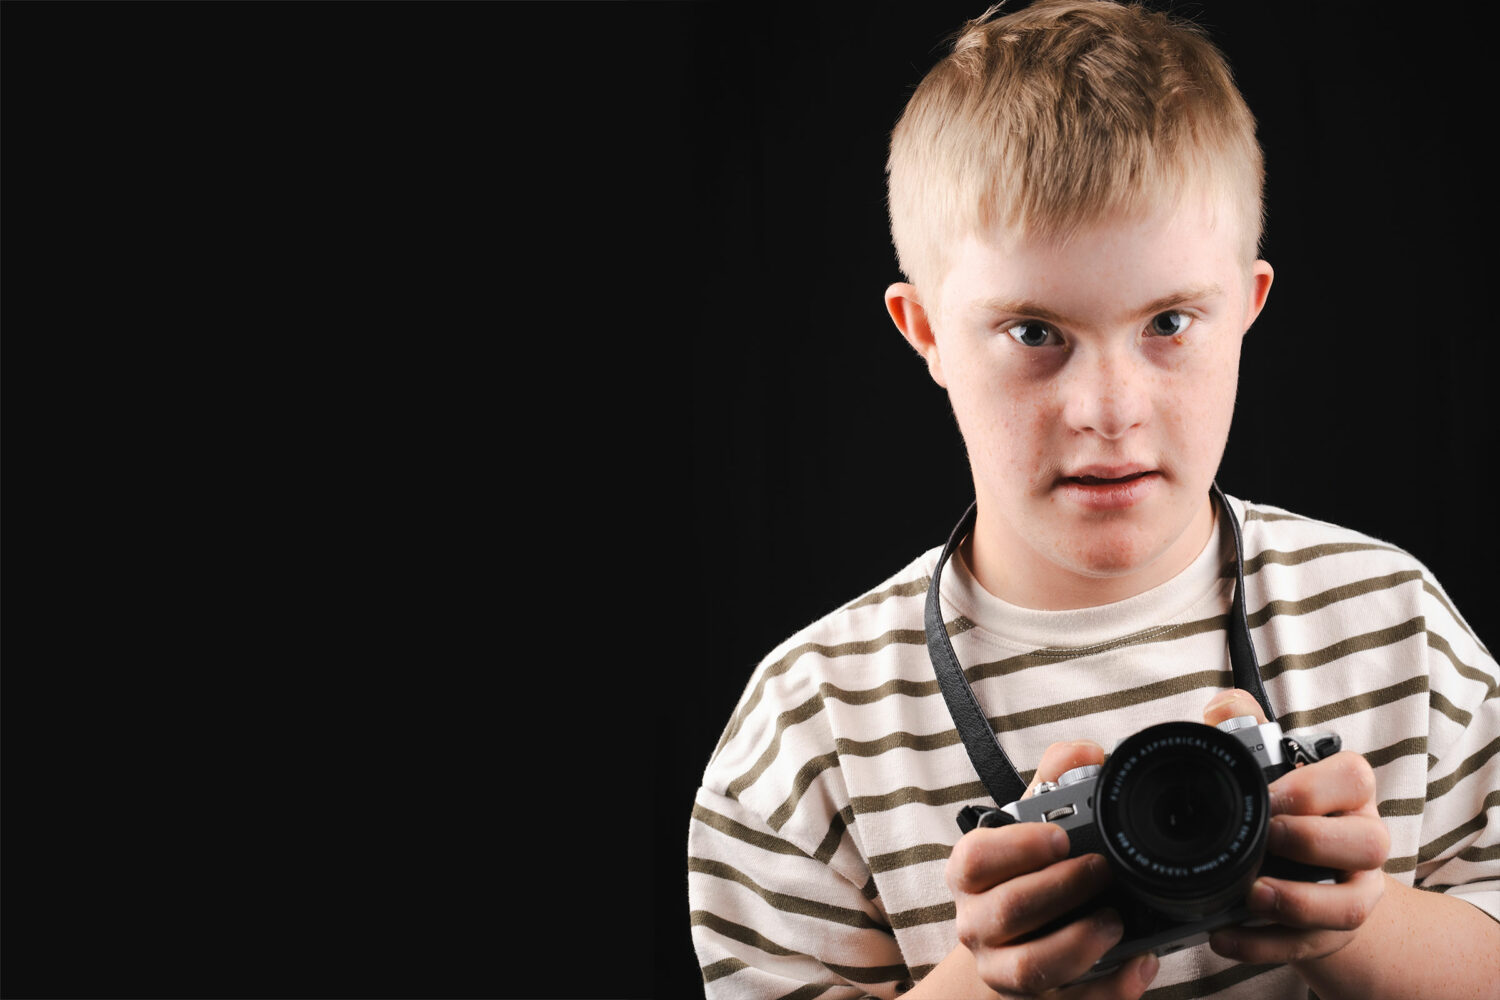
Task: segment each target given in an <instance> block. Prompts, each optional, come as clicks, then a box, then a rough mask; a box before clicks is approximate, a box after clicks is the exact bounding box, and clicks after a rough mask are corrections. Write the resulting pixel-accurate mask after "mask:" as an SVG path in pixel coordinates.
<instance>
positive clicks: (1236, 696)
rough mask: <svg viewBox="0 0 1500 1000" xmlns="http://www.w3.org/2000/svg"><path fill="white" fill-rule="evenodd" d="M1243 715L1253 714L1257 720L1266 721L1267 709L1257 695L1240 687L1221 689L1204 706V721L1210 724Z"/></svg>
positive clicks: (1215, 724) (1214, 724)
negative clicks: (1262, 706)
mask: <svg viewBox="0 0 1500 1000" xmlns="http://www.w3.org/2000/svg"><path fill="white" fill-rule="evenodd" d="M1241 715H1253V716H1255V721H1256V722H1265V721H1266V712H1265V709H1263V708H1261V706H1260V702H1258V701H1256V700H1255V695H1253V694H1251V693H1250V692H1249V691H1244V690H1241V689H1240V688H1230V689H1229V690H1228V691H1220V692H1219V693H1218V694H1216V695H1214V696H1213V698H1212V699H1211V700H1210V701H1209V703H1208V704H1207V705H1204V706H1203V721H1204V722H1205V723H1206V724H1208V725H1210V726H1217V725H1218V724H1219V723H1221V722H1225V721H1227V720H1229V719H1235V718H1238V717H1239V716H1241Z"/></svg>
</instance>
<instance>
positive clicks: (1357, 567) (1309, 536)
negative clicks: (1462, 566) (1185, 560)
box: [1239, 501, 1483, 649]
mask: <svg viewBox="0 0 1500 1000" xmlns="http://www.w3.org/2000/svg"><path fill="white" fill-rule="evenodd" d="M1239 505H1240V522H1241V524H1242V526H1243V537H1244V546H1245V566H1244V572H1245V581H1246V587H1247V592H1248V593H1250V594H1252V595H1258V597H1259V599H1260V600H1261V601H1263V602H1287V601H1306V602H1309V603H1308V606H1311V605H1312V604H1321V603H1326V602H1331V601H1338V600H1341V599H1342V598H1345V597H1350V596H1354V595H1356V594H1375V593H1379V594H1381V595H1382V600H1383V601H1384V602H1385V603H1386V604H1387V605H1391V606H1395V605H1400V606H1403V607H1405V608H1407V609H1409V613H1411V614H1414V615H1416V614H1421V615H1423V616H1424V617H1427V618H1429V619H1430V620H1429V622H1428V624H1429V627H1437V628H1441V629H1444V630H1445V631H1446V630H1448V626H1447V625H1446V624H1444V623H1451V624H1452V625H1453V626H1456V627H1457V629H1458V630H1459V631H1460V633H1461V634H1464V635H1466V636H1467V637H1468V638H1469V639H1470V640H1472V641H1473V642H1474V643H1475V645H1476V646H1477V647H1478V648H1480V649H1482V648H1483V644H1482V643H1480V642H1479V640H1478V637H1477V636H1476V635H1475V633H1474V631H1473V629H1472V628H1471V627H1470V626H1469V624H1468V623H1467V622H1466V621H1465V620H1464V618H1463V616H1462V615H1461V614H1460V613H1459V611H1458V609H1457V608H1456V607H1455V606H1454V604H1453V602H1452V600H1451V599H1450V598H1449V596H1448V594H1447V592H1446V591H1445V590H1444V589H1443V587H1442V584H1441V583H1440V582H1439V581H1438V579H1437V577H1436V576H1434V575H1433V573H1432V571H1431V570H1430V569H1429V568H1428V567H1427V565H1426V564H1425V563H1423V562H1422V561H1421V560H1420V559H1419V558H1418V557H1417V556H1415V555H1413V554H1412V553H1411V552H1409V551H1407V550H1406V549H1404V548H1402V547H1401V546H1399V545H1395V544H1392V543H1391V542H1388V541H1386V540H1384V539H1382V538H1377V537H1375V536H1373V535H1370V534H1368V533H1366V532H1363V531H1359V530H1356V529H1353V528H1347V527H1344V526H1342V525H1339V524H1335V523H1333V522H1331V521H1324V520H1319V519H1318V518H1315V517H1308V516H1305V515H1302V514H1297V513H1294V512H1292V511H1289V510H1286V509H1284V508H1282V507H1277V506H1274V505H1271V504H1266V503H1257V502H1254V501H1240V502H1239ZM1341 603H1342V602H1341ZM1267 606H1269V604H1268V605H1267ZM1360 606H1361V607H1368V605H1360Z"/></svg>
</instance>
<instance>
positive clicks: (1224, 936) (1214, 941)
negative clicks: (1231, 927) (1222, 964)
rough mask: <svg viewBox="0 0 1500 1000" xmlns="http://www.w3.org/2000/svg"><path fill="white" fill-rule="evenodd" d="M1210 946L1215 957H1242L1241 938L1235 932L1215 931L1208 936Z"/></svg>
mask: <svg viewBox="0 0 1500 1000" xmlns="http://www.w3.org/2000/svg"><path fill="white" fill-rule="evenodd" d="M1208 946H1209V948H1211V949H1212V950H1213V953H1214V954H1215V955H1222V956H1223V957H1225V958H1239V957H1240V936H1239V935H1238V934H1236V933H1234V932H1233V931H1214V932H1213V933H1212V934H1210V935H1209V936H1208Z"/></svg>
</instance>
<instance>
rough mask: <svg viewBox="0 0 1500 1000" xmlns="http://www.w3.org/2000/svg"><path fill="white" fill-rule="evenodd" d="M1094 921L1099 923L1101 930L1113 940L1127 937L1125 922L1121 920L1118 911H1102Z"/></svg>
mask: <svg viewBox="0 0 1500 1000" xmlns="http://www.w3.org/2000/svg"><path fill="white" fill-rule="evenodd" d="M1094 919H1096V920H1097V921H1099V930H1101V931H1102V932H1104V933H1105V934H1107V935H1109V936H1110V937H1111V938H1121V937H1124V936H1125V921H1123V920H1121V919H1120V914H1119V912H1118V911H1116V910H1100V911H1099V912H1098V914H1097V915H1096V916H1095V918H1094Z"/></svg>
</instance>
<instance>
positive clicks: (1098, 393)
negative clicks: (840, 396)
mask: <svg viewBox="0 0 1500 1000" xmlns="http://www.w3.org/2000/svg"><path fill="white" fill-rule="evenodd" d="M1221 214H1222V213H1221ZM1240 247H1241V242H1240V238H1239V233H1238V232H1237V231H1236V229H1235V227H1234V226H1232V225H1228V224H1226V220H1223V219H1221V220H1220V223H1219V225H1218V226H1217V227H1216V226H1215V224H1214V213H1213V212H1212V210H1211V207H1210V204H1209V202H1208V201H1207V199H1196V198H1194V199H1185V200H1184V201H1183V202H1181V203H1179V204H1175V205H1164V206H1162V207H1161V208H1160V209H1159V210H1157V211H1156V212H1155V213H1153V214H1151V215H1149V216H1148V217H1146V218H1144V219H1120V220H1117V221H1111V222H1107V223H1105V224H1101V225H1097V226H1094V227H1092V228H1088V229H1085V230H1083V231H1081V232H1080V233H1079V234H1078V235H1076V236H1075V237H1074V238H1073V239H1072V240H1071V241H1069V242H1067V243H1065V244H1059V243H1057V242H1051V241H1040V240H1036V239H1032V238H1023V237H1021V236H1019V235H1017V234H1015V233H1012V232H1009V231H1001V232H995V233H991V234H989V236H988V238H983V239H981V238H975V237H970V238H968V239H967V240H966V241H965V242H964V243H962V244H961V245H960V246H959V247H957V248H956V249H955V252H954V253H953V254H952V256H951V257H950V261H951V263H950V267H949V271H948V273H947V275H946V276H945V277H944V279H943V282H942V284H941V286H940V287H939V289H938V295H937V297H936V298H937V306H936V309H935V311H933V312H929V311H927V310H926V309H924V308H923V306H922V304H921V299H920V297H919V293H918V290H917V289H916V288H914V287H913V286H910V285H904V284H898V285H893V286H892V287H891V289H890V290H889V291H888V292H887V293H886V302H887V307H888V308H889V309H890V312H891V315H892V318H893V319H895V320H896V324H897V326H898V327H900V328H901V331H902V333H903V334H904V335H905V336H906V337H907V339H908V340H909V341H910V342H911V343H912V345H913V346H914V347H916V349H917V350H918V352H920V353H921V354H922V355H923V357H924V358H925V359H926V360H927V363H928V368H929V370H930V371H931V373H932V377H933V378H934V379H935V380H936V381H937V382H938V384H939V385H942V386H944V387H946V388H947V390H948V395H949V398H950V400H951V402H952V405H953V411H954V414H955V415H956V417H957V419H958V425H959V428H960V430H961V431H962V433H963V436H964V441H965V444H966V445H967V448H968V453H969V461H970V465H971V466H972V471H973V475H974V485H975V489H976V492H977V496H978V500H979V516H978V520H977V522H976V525H975V529H974V534H973V536H972V538H971V540H970V548H969V550H968V558H969V561H970V564H971V568H972V570H973V572H974V574H975V576H976V577H977V578H978V580H979V582H980V583H981V585H983V586H984V587H985V588H986V589H988V590H990V591H991V592H992V593H995V594H996V595H998V596H999V597H1001V598H1003V599H1005V600H1008V601H1010V602H1011V603H1014V604H1019V605H1022V606H1025V607H1034V608H1067V607H1089V606H1095V605H1098V604H1104V603H1109V602H1111V601H1116V600H1123V599H1124V598H1126V597H1130V596H1133V595H1135V594H1138V593H1142V592H1144V591H1145V590H1148V589H1150V588H1151V587H1154V586H1156V585H1158V584H1160V583H1163V582H1165V581H1166V580H1168V579H1170V578H1171V577H1173V576H1174V575H1176V574H1177V573H1178V572H1180V571H1181V570H1182V569H1184V568H1186V567H1187V566H1188V564H1190V563H1191V562H1192V561H1193V559H1194V558H1195V557H1196V556H1197V555H1198V553H1199V552H1200V551H1202V548H1203V546H1204V545H1205V544H1206V543H1207V541H1208V540H1209V538H1210V537H1211V535H1212V531H1213V523H1214V513H1213V505H1212V502H1211V500H1210V499H1209V495H1208V489H1209V485H1210V484H1211V483H1212V481H1213V478H1214V475H1215V472H1216V470H1217V469H1218V466H1219V461H1220V459H1221V457H1222V456H1223V452H1224V446H1225V443H1226V441H1227V439H1228V436H1229V424H1230V418H1231V416H1232V414H1233V410H1234V395H1235V386H1236V382H1237V379H1238V371H1239V358H1240V341H1241V338H1242V337H1243V335H1244V333H1245V331H1246V330H1247V329H1248V328H1249V326H1250V324H1251V322H1253V321H1254V319H1255V317H1256V316H1257V315H1258V314H1259V312H1260V309H1261V307H1262V306H1263V305H1264V303H1265V300H1266V295H1267V293H1268V291H1269V290H1270V285H1271V267H1270V265H1269V264H1267V263H1266V262H1265V261H1256V262H1255V263H1254V264H1253V265H1252V266H1250V267H1248V268H1247V267H1246V265H1245V263H1244V260H1243V258H1242V257H1241V255H1240ZM930 299H931V297H929V300H930Z"/></svg>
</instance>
